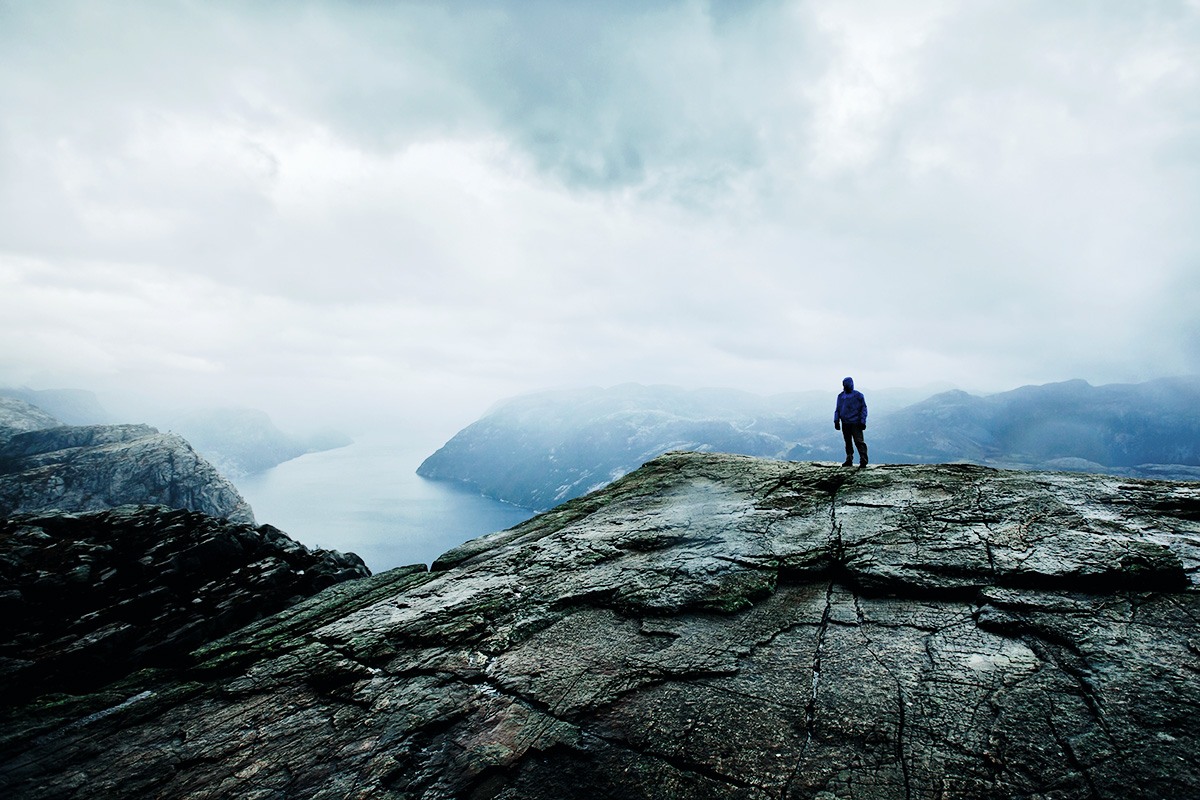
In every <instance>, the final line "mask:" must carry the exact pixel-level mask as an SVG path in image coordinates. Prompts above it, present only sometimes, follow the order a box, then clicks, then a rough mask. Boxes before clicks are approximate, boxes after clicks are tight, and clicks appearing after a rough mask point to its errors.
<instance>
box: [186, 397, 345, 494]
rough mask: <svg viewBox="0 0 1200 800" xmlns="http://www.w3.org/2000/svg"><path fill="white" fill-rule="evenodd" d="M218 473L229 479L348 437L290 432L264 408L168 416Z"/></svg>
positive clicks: (330, 446) (342, 443)
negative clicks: (280, 425)
mask: <svg viewBox="0 0 1200 800" xmlns="http://www.w3.org/2000/svg"><path fill="white" fill-rule="evenodd" d="M169 427H170V428H171V430H174V431H177V432H178V433H180V434H182V435H183V437H184V438H186V439H187V440H188V442H190V443H191V445H192V446H193V447H195V448H196V450H197V451H199V452H200V453H201V454H203V455H204V456H205V457H206V458H207V459H208V460H209V461H211V462H212V464H213V466H215V467H216V468H217V469H218V470H220V472H221V474H222V475H224V476H226V477H227V478H230V479H234V480H236V479H238V478H241V477H243V476H245V475H251V474H254V473H256V472H262V471H264V470H268V469H270V468H271V467H274V466H277V465H279V464H282V463H283V462H285V461H290V460H292V459H293V458H298V457H299V456H302V455H305V454H306V453H315V452H320V451H322V450H333V449H336V448H338V447H345V446H346V445H348V444H350V443H351V442H352V440H351V439H350V437H349V436H346V435H345V434H343V433H340V432H338V431H332V430H327V431H320V432H317V433H314V434H312V435H309V436H293V435H291V434H288V433H284V432H283V431H281V430H280V429H279V428H277V427H276V426H275V423H274V422H272V421H271V418H270V417H269V416H268V415H267V413H266V412H264V411H259V410H258V409H253V408H214V409H207V410H205V411H196V412H192V413H190V414H186V415H183V416H180V417H177V418H175V419H173V420H171V423H170V426H169Z"/></svg>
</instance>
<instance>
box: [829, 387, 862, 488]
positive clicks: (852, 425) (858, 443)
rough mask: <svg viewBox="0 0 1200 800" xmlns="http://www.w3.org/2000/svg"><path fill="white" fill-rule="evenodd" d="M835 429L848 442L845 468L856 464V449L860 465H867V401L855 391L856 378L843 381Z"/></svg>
mask: <svg viewBox="0 0 1200 800" xmlns="http://www.w3.org/2000/svg"><path fill="white" fill-rule="evenodd" d="M833 427H834V429H835V430H840V431H841V432H842V438H843V439H845V440H846V460H845V461H843V462H842V466H843V467H849V466H852V465H853V464H854V448H855V447H857V448H858V465H859V466H860V467H865V466H866V465H867V442H866V440H865V439H863V431H865V430H866V429H867V400H866V398H864V397H863V395H862V392H857V391H855V390H854V378H843V379H842V393H841V394H839V395H838V397H837V407H835V408H834V410H833Z"/></svg>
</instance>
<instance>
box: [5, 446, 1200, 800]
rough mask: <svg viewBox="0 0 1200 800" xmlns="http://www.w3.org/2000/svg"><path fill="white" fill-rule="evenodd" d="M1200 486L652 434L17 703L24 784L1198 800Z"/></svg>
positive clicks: (223, 791)
mask: <svg viewBox="0 0 1200 800" xmlns="http://www.w3.org/2000/svg"><path fill="white" fill-rule="evenodd" d="M1198 570H1200V486H1195V485H1190V484H1172V483H1165V482H1149V481H1123V480H1121V479H1118V478H1109V477H1097V476H1083V475H1067V474H1029V473H1019V472H998V471H994V470H989V469H985V468H980V467H967V466H889V467H880V468H875V467H872V468H870V469H867V470H848V469H839V468H834V467H828V466H823V465H814V464H789V463H785V462H772V461H762V460H755V459H751V458H744V457H735V456H717V455H701V454H694V453H692V454H670V455H667V456H664V457H662V458H660V459H657V460H656V461H654V462H652V463H650V464H648V465H647V466H646V467H644V468H643V469H641V470H639V471H638V472H636V473H634V474H632V475H630V476H627V477H626V478H625V479H623V480H621V481H618V482H617V483H615V484H612V485H610V486H609V487H607V488H606V489H604V490H603V491H601V492H599V493H596V494H593V495H589V496H587V497H585V498H581V499H580V500H578V501H575V502H573V503H570V504H567V505H565V506H561V507H559V508H558V509H555V510H554V511H551V512H550V513H548V514H545V515H542V516H540V517H537V518H535V519H533V520H530V521H529V522H527V523H525V524H524V525H522V526H519V527H518V528H515V529H513V530H511V531H506V532H502V533H499V534H493V535H491V536H489V537H484V538H483V539H480V540H476V541H474V542H470V543H468V544H466V545H463V546H462V547H460V548H458V549H457V550H455V551H452V552H451V553H448V554H447V555H446V556H444V557H443V558H442V559H441V560H439V562H438V563H437V564H435V569H434V571H433V572H425V571H424V570H423V569H420V568H411V569H406V570H393V571H391V572H387V573H384V574H381V575H378V576H374V577H372V578H367V579H364V580H361V581H353V582H348V583H343V584H339V585H337V586H334V587H331V588H329V589H327V590H325V591H324V592H322V593H321V594H318V595H316V596H314V597H313V598H310V599H309V600H307V601H304V602H303V603H300V604H298V605H296V606H293V607H291V608H289V609H287V610H286V611H283V612H281V613H280V614H277V615H275V616H273V617H271V618H269V619H266V620H263V621H261V622H258V623H255V624H253V625H251V626H249V627H247V628H245V629H243V630H241V631H239V632H237V633H235V634H233V635H231V636H229V637H227V638H226V639H224V640H221V641H219V642H216V643H214V644H211V645H209V646H207V647H205V648H202V649H200V650H198V651H197V652H196V653H195V654H194V656H193V660H192V662H191V663H190V664H188V665H186V666H184V667H182V668H179V669H175V670H159V671H153V672H143V673H141V674H138V675H134V676H131V677H129V678H127V679H125V680H124V681H121V682H118V683H115V684H112V685H110V686H108V687H106V688H105V689H103V690H102V691H98V692H95V693H92V694H85V695H80V696H77V697H63V698H59V699H56V700H55V701H54V702H45V701H43V702H37V703H32V704H30V705H27V706H24V707H21V708H18V709H15V710H14V711H12V713H11V714H10V716H9V718H8V719H7V720H6V721H5V722H4V725H3V728H0V730H3V731H4V734H3V740H2V741H0V747H3V751H4V753H5V755H3V757H0V794H2V795H3V796H5V797H11V798H50V797H54V798H63V797H72V798H74V797H78V798H83V797H87V798H111V797H121V798H125V797H128V798H147V797H164V798H166V797H172V798H174V797H188V798H218V797H238V798H331V799H332V798H339V800H340V799H341V798H414V799H415V798H421V799H422V800H433V799H434V798H506V799H510V800H516V799H517V798H522V799H527V798H532V799H533V800H537V799H538V798H547V799H548V798H576V797H589V798H612V799H613V800H616V799H617V798H621V799H622V800H624V799H625V798H756V799H757V798H764V800H765V799H766V798H773V799H778V798H785V799H786V798H821V799H822V800H832V799H833V798H906V799H911V798H954V797H957V798H1055V799H1056V800H1057V799H1060V798H1190V797H1200V733H1198V732H1197V725H1196V720H1197V719H1200V593H1198V592H1197V581H1198V580H1200V574H1198Z"/></svg>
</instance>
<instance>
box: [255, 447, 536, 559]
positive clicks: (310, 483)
mask: <svg viewBox="0 0 1200 800" xmlns="http://www.w3.org/2000/svg"><path fill="white" fill-rule="evenodd" d="M427 455H428V453H427V452H423V451H421V450H415V449H413V448H412V446H411V445H409V444H407V443H406V442H404V441H395V440H389V439H387V438H386V437H384V438H375V439H370V440H365V441H360V442H355V443H354V444H352V445H350V446H348V447H343V448H339V449H337V450H328V451H326V452H323V453H310V454H308V455H305V456H301V457H300V458H297V459H293V460H291V461H287V462H285V463H283V464H280V465H279V466H277V467H274V468H273V469H270V470H267V471H266V472H262V473H259V474H257V475H250V476H247V477H244V478H240V479H238V480H237V481H236V483H237V486H238V489H239V490H240V491H241V492H242V495H243V496H244V497H245V498H246V500H247V501H249V503H250V505H251V506H252V507H253V508H254V513H255V516H256V518H257V520H258V522H259V523H260V524H261V523H269V524H271V525H274V526H275V527H277V528H280V529H281V530H283V531H284V532H286V533H287V534H289V535H290V536H292V538H294V539H296V540H298V541H300V542H302V543H303V544H305V545H307V546H309V547H323V548H327V549H333V550H341V551H342V552H354V553H357V554H358V555H359V556H361V557H362V559H363V560H364V561H366V562H367V566H368V567H370V568H371V570H372V571H373V572H381V571H383V570H386V569H391V568H392V567H399V566H404V565H407V564H418V563H421V564H429V563H431V562H432V561H433V560H434V559H436V558H437V557H438V556H439V555H441V554H442V553H444V552H445V551H446V550H449V549H450V548H451V547H454V546H455V545H458V544H461V543H462V542H464V541H467V540H468V539H474V538H475V537H477V536H481V535H483V534H485V533H491V532H492V531H497V530H503V529H505V528H509V527H511V526H513V525H516V524H518V523H520V522H523V521H524V520H526V519H528V518H529V517H530V516H532V515H533V512H531V511H529V510H527V509H523V508H518V507H516V506H511V505H507V504H504V503H500V502H497V501H495V500H490V499H488V498H486V497H482V496H480V495H478V494H476V493H474V492H472V491H470V490H468V489H464V488H459V487H457V486H455V485H454V484H450V483H444V482H435V481H427V480H425V479H424V478H420V477H418V476H417V474H416V468H417V466H418V465H419V464H420V463H421V461H422V460H423V459H424V458H425V456H427Z"/></svg>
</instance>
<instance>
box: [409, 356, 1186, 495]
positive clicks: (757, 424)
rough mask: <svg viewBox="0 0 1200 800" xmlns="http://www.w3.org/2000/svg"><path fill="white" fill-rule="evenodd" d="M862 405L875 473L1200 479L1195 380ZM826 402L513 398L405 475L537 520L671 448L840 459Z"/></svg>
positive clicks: (670, 395)
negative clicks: (459, 488)
mask: <svg viewBox="0 0 1200 800" xmlns="http://www.w3.org/2000/svg"><path fill="white" fill-rule="evenodd" d="M866 394H867V402H868V405H869V407H870V411H871V415H870V418H869V424H868V433H867V442H868V444H869V445H870V448H871V456H872V460H873V461H874V462H876V463H913V462H915V463H936V462H970V463H977V464H984V465H992V466H1001V467H1007V466H1011V467H1017V468H1024V469H1050V470H1066V471H1083V472H1103V473H1111V474H1119V475H1131V476H1144V477H1155V478H1169V479H1184V480H1191V479H1200V377H1189V378H1171V379H1162V380H1157V381H1150V382H1147V383H1141V384H1128V385H1123V384H1120V385H1118V384H1114V385H1107V386H1099V387H1093V386H1091V385H1090V384H1088V383H1087V382H1085V381H1067V382H1064V383H1054V384H1046V385H1043V386H1026V387H1022V388H1020V389H1015V390H1013V391H1010V392H1002V393H999V394H994V395H988V396H984V397H980V396H976V395H971V394H968V393H966V392H963V391H957V390H955V391H948V392H942V393H939V394H936V395H933V396H932V397H927V398H925V399H922V400H920V402H915V403H914V402H911V400H912V399H913V398H912V397H911V394H909V395H907V396H906V395H903V394H900V393H897V392H895V391H892V392H878V391H871V390H870V389H867V390H866ZM836 395H837V392H836V391H829V392H804V393H795V394H786V395H777V396H773V397H762V396H759V395H753V394H750V393H746V392H739V391H735V390H723V389H709V390H685V389H680V388H678V387H671V386H641V385H637V384H626V385H623V386H617V387H613V388H610V389H596V388H594V389H582V390H567V391H554V392H544V393H539V394H535V395H527V396H523V397H517V398H513V399H511V400H508V401H505V402H503V403H501V404H499V405H498V406H496V407H495V408H494V409H493V410H492V411H490V412H489V413H488V414H486V415H485V416H484V417H483V418H481V419H480V420H478V421H476V422H475V423H472V424H471V425H469V426H467V427H466V428H464V429H463V430H462V431H460V432H459V433H457V434H456V435H455V436H454V437H453V438H451V439H450V441H449V442H447V443H446V444H445V445H444V446H443V447H442V448H440V449H439V450H438V451H437V452H436V453H434V454H432V455H431V456H429V457H428V458H427V459H426V460H425V461H424V462H423V463H422V464H421V466H420V467H419V468H418V470H417V473H418V474H419V475H422V476H424V477H426V478H431V479H435V480H448V481H455V482H458V483H462V484H465V485H467V486H470V487H473V488H475V489H476V490H478V491H479V492H481V493H482V494H485V495H487V496H490V497H493V498H496V499H499V500H503V501H506V502H510V503H513V504H515V505H519V506H523V507H526V508H532V509H545V508H549V507H551V506H553V505H556V504H558V503H560V502H564V501H566V500H570V499H573V498H575V497H579V496H581V495H583V494H585V493H586V492H588V491H590V490H593V489H595V488H598V487H600V486H603V485H605V484H606V483H608V482H610V481H612V480H614V479H616V478H619V477H621V476H622V475H625V474H627V473H629V472H631V471H633V470H635V469H637V468H638V467H639V466H641V465H642V464H643V463H645V462H646V461H649V460H650V459H652V458H655V457H656V456H658V455H661V454H662V453H665V452H669V451H672V450H691V451H698V452H706V451H711V452H726V453H735V454H741V455H751V456H759V457H765V458H777V459H785V460H791V461H831V460H836V461H841V459H842V455H843V447H842V440H841V436H840V434H838V433H837V432H836V431H834V430H833V425H832V422H833V406H834V400H835V398H836ZM897 400H903V401H904V403H903V404H901V403H898V402H897Z"/></svg>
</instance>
